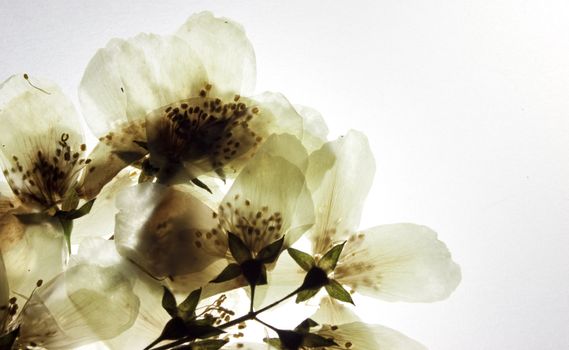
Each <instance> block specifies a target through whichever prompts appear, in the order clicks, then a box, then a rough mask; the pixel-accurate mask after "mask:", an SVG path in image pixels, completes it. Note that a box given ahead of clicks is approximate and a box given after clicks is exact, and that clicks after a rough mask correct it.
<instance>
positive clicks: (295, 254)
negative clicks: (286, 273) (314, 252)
mask: <svg viewBox="0 0 569 350" xmlns="http://www.w3.org/2000/svg"><path fill="white" fill-rule="evenodd" d="M287 252H288V254H289V255H290V257H291V258H293V259H294V261H296V263H297V264H298V265H299V266H300V267H301V268H302V269H303V270H304V271H308V270H310V269H311V268H312V267H313V266H314V265H316V262H315V261H314V258H313V257H312V256H311V255H309V254H306V253H304V252H301V251H300V250H298V249H294V248H288V249H287Z"/></svg>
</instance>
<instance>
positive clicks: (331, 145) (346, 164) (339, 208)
mask: <svg viewBox="0 0 569 350" xmlns="http://www.w3.org/2000/svg"><path fill="white" fill-rule="evenodd" d="M374 172H375V162H374V159H373V155H372V154H371V150H370V148H369V144H368V142H367V138H366V137H365V136H364V135H363V134H362V133H360V132H357V131H350V132H348V134H346V136H344V137H341V138H339V139H337V140H336V141H333V142H328V143H327V144H326V145H325V146H323V147H322V148H321V149H320V150H318V151H316V152H314V153H312V154H311V155H310V158H309V167H308V171H307V174H306V179H307V182H308V186H309V188H310V190H311V192H312V195H313V198H314V203H315V207H316V223H315V225H314V227H313V229H312V230H311V235H310V237H311V239H312V241H313V243H314V247H313V251H314V253H316V254H323V253H325V252H326V251H327V250H328V249H329V248H330V247H331V246H332V244H334V243H336V242H337V241H338V240H342V239H345V238H346V237H347V236H348V235H349V234H350V233H352V232H355V231H356V229H357V228H358V225H359V221H360V217H361V212H362V207H363V203H364V201H365V198H366V196H367V192H368V191H369V188H370V187H371V183H372V181H373V176H374Z"/></svg>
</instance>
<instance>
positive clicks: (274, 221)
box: [212, 195, 283, 253]
mask: <svg viewBox="0 0 569 350" xmlns="http://www.w3.org/2000/svg"><path fill="white" fill-rule="evenodd" d="M214 217H217V218H218V219H219V224H218V225H217V229H213V230H212V233H214V232H215V233H216V234H217V233H218V232H220V231H221V232H225V233H227V232H231V233H233V234H235V235H237V236H239V237H240V238H241V239H242V240H243V242H244V243H245V245H247V247H249V249H251V251H252V252H254V253H257V252H259V251H260V250H261V249H262V248H264V247H265V246H267V245H268V244H270V243H272V242H274V241H276V240H278V239H279V238H281V236H282V227H283V217H282V214H281V213H280V212H278V211H277V212H271V211H270V209H269V207H268V206H263V207H261V209H260V210H256V209H254V208H253V205H252V203H251V201H250V200H248V199H243V200H240V196H239V195H235V197H234V198H233V203H232V202H229V201H228V202H226V203H223V204H221V205H220V206H219V211H218V213H217V214H214Z"/></svg>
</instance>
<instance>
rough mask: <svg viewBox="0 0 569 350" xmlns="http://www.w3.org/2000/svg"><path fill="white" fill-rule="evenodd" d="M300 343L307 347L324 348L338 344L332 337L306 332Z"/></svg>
mask: <svg viewBox="0 0 569 350" xmlns="http://www.w3.org/2000/svg"><path fill="white" fill-rule="evenodd" d="M302 345H303V346H307V347H309V348H325V347H328V346H337V345H338V344H336V342H334V340H332V339H328V338H324V337H323V336H321V335H318V334H314V333H308V334H305V335H304V338H303V339H302Z"/></svg>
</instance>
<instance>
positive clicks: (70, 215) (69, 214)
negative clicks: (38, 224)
mask: <svg viewBox="0 0 569 350" xmlns="http://www.w3.org/2000/svg"><path fill="white" fill-rule="evenodd" d="M95 199H96V198H94V199H91V200H90V201H88V202H87V203H85V204H83V205H82V206H81V208H79V209H74V210H70V211H59V212H57V214H56V215H57V216H58V217H60V218H64V219H66V220H75V219H79V218H80V217H82V216H85V215H87V214H89V213H90V212H91V208H93V204H94V203H95Z"/></svg>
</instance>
